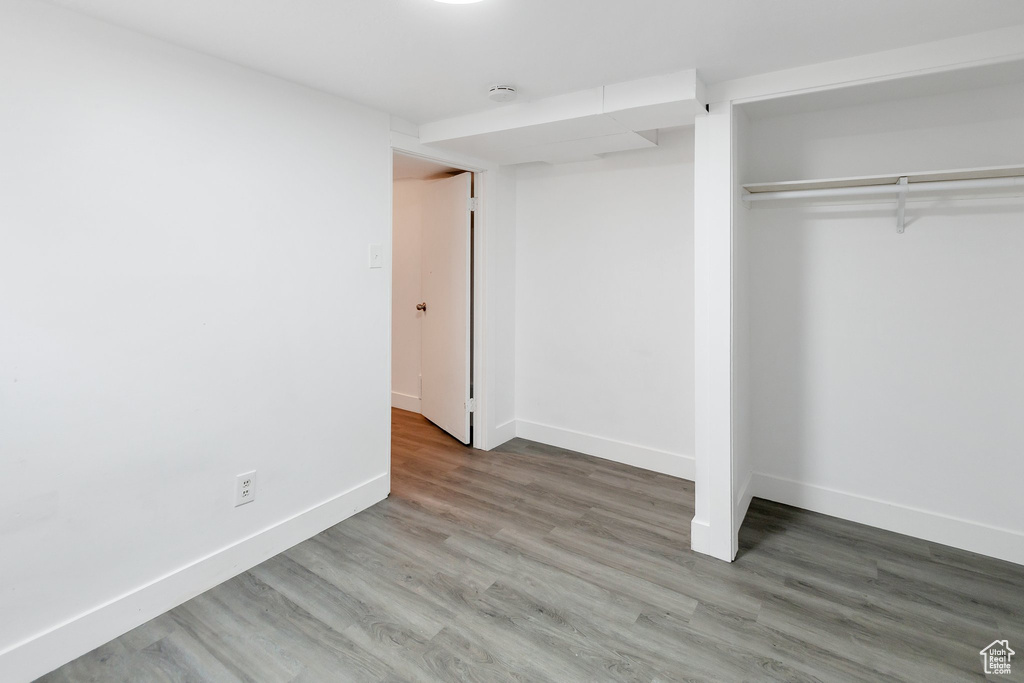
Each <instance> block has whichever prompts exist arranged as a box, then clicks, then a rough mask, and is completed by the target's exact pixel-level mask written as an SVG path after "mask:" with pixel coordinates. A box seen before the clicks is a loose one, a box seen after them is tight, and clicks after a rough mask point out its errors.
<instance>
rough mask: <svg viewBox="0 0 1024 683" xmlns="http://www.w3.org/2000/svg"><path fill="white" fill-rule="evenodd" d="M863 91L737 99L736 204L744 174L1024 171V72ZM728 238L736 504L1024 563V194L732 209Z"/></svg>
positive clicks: (747, 177) (760, 178)
mask: <svg viewBox="0 0 1024 683" xmlns="http://www.w3.org/2000/svg"><path fill="white" fill-rule="evenodd" d="M961 80H969V79H961ZM893 91H896V92H898V89H890V92H893ZM876 92H877V89H876ZM851 99H853V100H854V101H855V100H856V98H846V99H845V100H843V101H844V104H843V106H828V104H827V102H828V100H827V98H820V97H819V98H818V99H817V100H813V99H808V104H807V105H806V106H804V105H801V104H800V102H799V101H798V100H796V99H795V98H794V99H793V101H792V102H790V103H783V104H781V105H780V104H771V105H767V106H766V105H765V104H764V103H761V104H754V105H745V106H743V107H741V108H740V109H741V110H742V113H741V115H739V116H737V120H738V123H737V124H736V129H735V132H736V135H737V136H738V137H737V141H738V142H739V144H737V147H738V148H739V150H740V151H739V152H737V156H738V159H737V165H736V181H737V197H738V199H739V193H740V192H741V191H742V190H741V189H740V187H739V186H740V185H742V184H744V183H754V182H769V181H784V180H801V179H816V178H834V177H847V176H857V175H873V174H884V173H896V174H902V173H909V172H915V171H929V170H943V169H958V168H970V167H983V166H996V165H1012V164H1017V165H1019V164H1024V87H1022V82H1006V83H1001V84H997V85H991V86H990V87H984V88H978V89H961V90H955V91H945V92H940V93H939V94H927V95H923V96H918V97H903V98H899V97H878V98H871V97H865V98H860V100H861V101H862V102H865V103H863V104H858V105H855V106H850V105H849V104H846V102H849V101H851ZM834 101H840V98H835V99H834ZM734 240H735V251H734V268H735V270H736V272H735V283H736V287H737V290H738V291H737V293H736V295H735V297H734V332H735V335H736V343H735V349H734V365H735V374H734V380H733V381H734V388H735V392H736V396H735V398H734V441H735V444H736V446H735V453H734V474H735V479H734V483H735V486H736V488H735V490H736V497H737V505H738V506H742V505H743V504H744V492H746V494H747V496H748V497H749V495H751V494H752V495H756V496H760V497H763V498H768V499H772V500H776V501H779V502H783V503H789V504H793V505H797V506H799V507H804V508H809V509H812V510H817V511H820V512H824V513H827V514H832V515H836V516H839V517H844V518H847V519H853V520H855V521H860V522H864V523H867V524H871V525H874V526H878V527H882V528H888V529H891V530H894V531H898V532H901V533H906V534H909V535H911V536H916V537H919V538H925V539H928V540H932V541H937V542H940V543H945V544H948V545H953V546H957V547H961V548H965V549H969V550H973V551H977V552H982V553H984V554H988V555H992V556H996V557H1002V558H1004V559H1009V560H1012V561H1015V562H1024V499H1022V498H1021V496H1020V494H1019V491H1018V490H1017V489H1018V487H1017V486H1016V485H1011V483H1010V482H1020V481H1022V480H1024V458H1021V453H1024V420H1022V419H1021V417H1020V416H1021V415H1024V391H1022V387H1024V354H1022V353H1021V346H1022V344H1021V342H1022V341H1024V315H1021V302H1022V301H1024V270H1022V268H1021V264H1022V263H1024V199H1022V198H1020V197H992V196H990V197H985V198H967V199H965V198H956V197H949V198H944V199H940V200H932V201H921V202H912V203H910V204H908V208H907V229H906V233H905V234H902V235H901V234H897V232H896V225H895V203H894V202H893V201H892V200H891V199H890V200H886V201H884V202H876V203H864V202H854V203H851V202H850V201H849V200H847V201H846V202H844V203H839V202H835V201H833V202H831V203H829V204H818V205H814V204H811V203H790V204H787V205H780V204H776V205H774V206H757V207H755V208H752V209H747V208H745V207H744V206H743V204H742V202H740V201H737V202H736V205H735V206H734ZM748 410H749V422H747V418H746V414H747V413H746V411H748ZM746 444H749V446H747V445H746ZM748 448H749V450H747V449H748ZM748 476H749V477H750V484H749V487H747V488H745V481H746V478H747V477H748ZM739 512H740V513H741V514H740V515H738V519H739V520H741V519H742V516H741V515H742V512H744V510H739Z"/></svg>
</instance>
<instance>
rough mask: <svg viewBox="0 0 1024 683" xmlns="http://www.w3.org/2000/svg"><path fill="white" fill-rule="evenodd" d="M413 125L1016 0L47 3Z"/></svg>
mask: <svg viewBox="0 0 1024 683" xmlns="http://www.w3.org/2000/svg"><path fill="white" fill-rule="evenodd" d="M50 1H51V2H54V3H55V4H59V5H63V6H66V7H69V8H73V9H77V10H80V11H82V12H84V13H87V14H90V15H93V16H96V17H99V18H101V19H104V20H106V21H110V22H112V23H116V24H120V25H123V26H126V27H129V28H132V29H136V30H138V31H142V32H144V33H148V34H150V35H153V36H157V37H159V38H163V39H165V40H167V41H170V42H173V43H176V44H179V45H183V46H186V47H189V48H192V49H195V50H198V51H200V52H204V53H207V54H210V55H214V56H217V57H221V58H224V59H227V60H230V61H232V62H236V63H238V64H242V65H245V66H249V67H252V68H255V69H259V70H261V71H264V72H267V73H270V74H274V75H277V76H281V77H283V78H287V79H289V80H292V81H297V82H299V83H304V84H306V85H310V86H313V87H316V88H320V89H322V90H326V91H328V92H332V93H336V94H338V95H342V96H344V97H348V98H350V99H353V100H355V101H357V102H362V103H364V104H367V105H370V106H372V107H375V108H378V109H382V110H384V111H388V112H390V113H392V114H395V115H396V116H399V117H402V118H405V119H407V120H409V121H412V122H414V123H423V122H426V121H433V120H437V119H440V118H445V117H448V116H453V115H456V114H462V113H466V112H472V111H477V110H481V109H486V108H488V107H490V106H493V105H491V104H490V103H489V102H488V100H487V98H486V93H487V88H489V87H490V86H491V85H494V84H497V83H509V84H513V85H516V86H517V87H519V89H520V92H521V96H522V97H523V98H526V99H537V98H542V97H549V96H551V95H555V94H560V93H565V92H571V91H575V90H580V89H584V88H591V87H595V86H598V85H603V84H608V83H616V82H621V81H628V80H633V79H637V78H642V77H645V76H652V75H658V74H664V73H670V72H673V71H679V70H682V69H688V68H697V69H698V70H699V73H700V76H701V77H702V78H703V80H704V81H705V82H706V83H714V82H718V81H722V80H726V79H731V78H736V77H739V76H745V75H751V74H755V73H763V72H767V71H774V70H777V69H782V68H787V67H792V66H798V65H801V64H810V63H815V62H821V61H827V60H832V59H840V58H843V57H850V56H854V55H858V54H866V53H870V52H877V51H880V50H886V49H892V48H896V47H901V46H906V45H913V44H917V43H922V42H928V41H932V40H939V39H942V38H949V37H952V36H957V35H965V34H969V33H976V32H979V31H985V30H990V29H994V28H1000V27H1003V26H1007V25H1011V24H1024V2H1022V1H1021V0H770V1H762V2H756V1H754V0H486V1H485V2H481V3H479V4H471V5H450V4H442V3H438V2H434V1H433V0H173V1H168V0H50Z"/></svg>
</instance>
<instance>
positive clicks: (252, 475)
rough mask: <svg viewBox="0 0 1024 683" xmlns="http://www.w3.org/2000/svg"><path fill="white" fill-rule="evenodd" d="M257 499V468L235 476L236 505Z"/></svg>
mask: <svg viewBox="0 0 1024 683" xmlns="http://www.w3.org/2000/svg"><path fill="white" fill-rule="evenodd" d="M254 500H256V470H253V471H252V472H246V473H245V474H239V475H238V476H237V477H235V507H239V506H241V505H246V504H248V503H251V502H253V501H254Z"/></svg>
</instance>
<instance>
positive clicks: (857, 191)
mask: <svg viewBox="0 0 1024 683" xmlns="http://www.w3.org/2000/svg"><path fill="white" fill-rule="evenodd" d="M1000 188H1017V189H1020V190H1021V191H1024V177H1022V176H1016V177H1009V178H973V179H969V180H932V181H923V182H917V183H900V184H894V185H862V186H855V187H829V188H820V189H814V190H780V191H777V192H747V193H746V194H744V195H743V201H745V202H759V201H766V200H771V199H820V198H824V197H854V196H865V195H867V196H872V195H873V196H877V195H901V194H906V193H914V192H941V191H945V190H991V189H1000Z"/></svg>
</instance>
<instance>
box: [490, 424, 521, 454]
mask: <svg viewBox="0 0 1024 683" xmlns="http://www.w3.org/2000/svg"><path fill="white" fill-rule="evenodd" d="M514 438H516V421H515V420H509V421H508V422H506V423H505V424H501V425H498V426H497V427H495V428H494V441H493V443H494V446H493V447H494V448H497V447H498V446H500V445H501V444H503V443H505V442H507V441H511V440H512V439H514Z"/></svg>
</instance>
